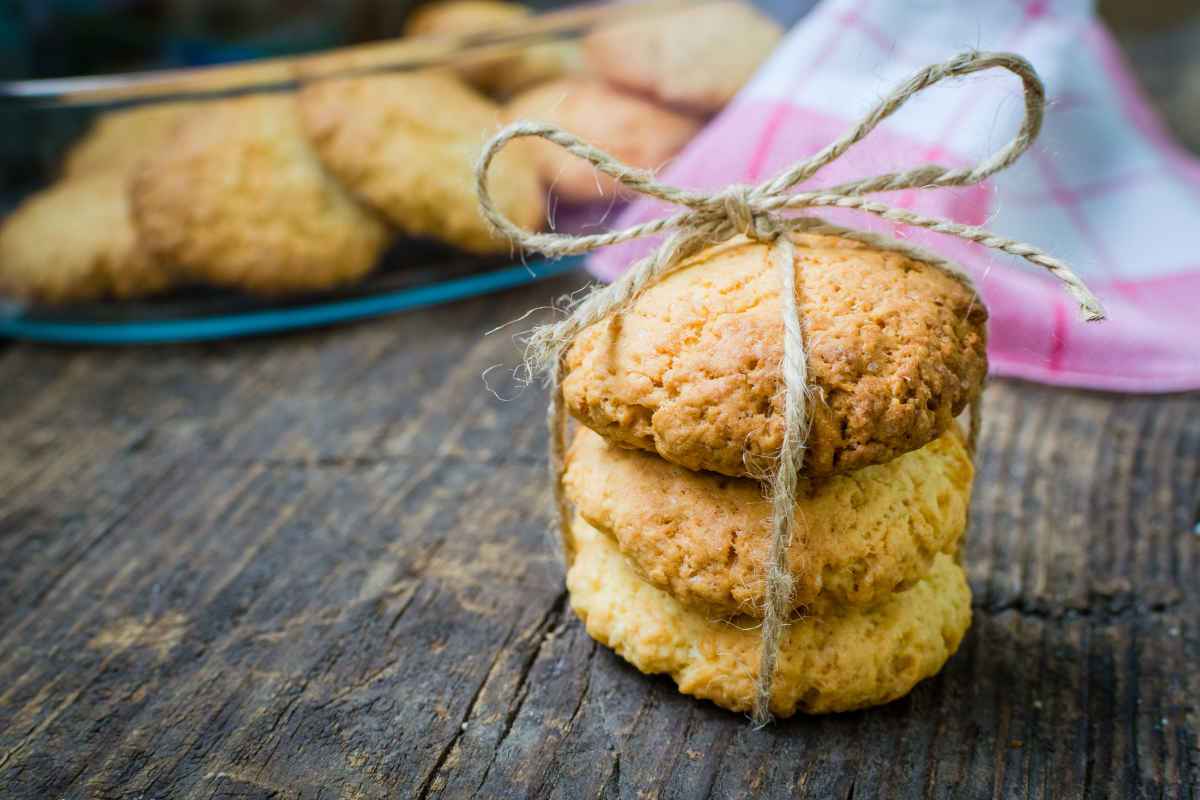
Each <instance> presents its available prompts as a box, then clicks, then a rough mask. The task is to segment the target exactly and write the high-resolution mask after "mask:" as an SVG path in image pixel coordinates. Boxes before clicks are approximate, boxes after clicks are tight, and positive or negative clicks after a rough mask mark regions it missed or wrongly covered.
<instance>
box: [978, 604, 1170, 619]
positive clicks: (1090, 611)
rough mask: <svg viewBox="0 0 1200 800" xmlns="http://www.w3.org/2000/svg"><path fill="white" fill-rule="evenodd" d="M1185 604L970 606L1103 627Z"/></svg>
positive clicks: (992, 613) (994, 613)
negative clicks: (1083, 621) (1085, 621)
mask: <svg viewBox="0 0 1200 800" xmlns="http://www.w3.org/2000/svg"><path fill="white" fill-rule="evenodd" d="M1184 604H1185V603H1184V601H1183V600H1182V599H1180V600H1171V601H1158V602H1154V603H1133V602H1126V603H1123V604H1121V605H1118V606H1110V607H1104V606H1087V607H1085V608H1072V607H1070V606H1062V605H1041V604H1034V603H1032V602H1031V601H1029V600H1028V599H1026V598H1014V599H1012V600H1008V601H1004V602H1000V603H979V604H974V605H972V610H973V611H976V612H979V613H982V614H987V615H989V616H999V615H1000V614H1006V613H1009V612H1012V613H1015V614H1017V615H1018V616H1021V617H1028V618H1030V619H1040V620H1046V621H1049V622H1060V621H1063V620H1073V619H1094V620H1097V621H1098V622H1100V623H1101V624H1104V623H1114V622H1126V621H1129V620H1133V619H1138V618H1142V617H1155V616H1158V615H1161V614H1168V613H1171V612H1173V611H1175V610H1177V609H1179V608H1181V607H1182V606H1183V605H1184Z"/></svg>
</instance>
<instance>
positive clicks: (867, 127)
mask: <svg viewBox="0 0 1200 800" xmlns="http://www.w3.org/2000/svg"><path fill="white" fill-rule="evenodd" d="M995 68H1000V69H1005V70H1008V71H1009V72H1011V73H1013V74H1014V75H1016V76H1017V77H1019V78H1020V79H1021V82H1022V84H1023V86H1024V96H1025V114H1024V118H1023V119H1022V122H1021V127H1020V130H1019V131H1018V132H1017V135H1016V136H1015V137H1013V139H1012V140H1011V141H1009V142H1008V144H1006V145H1005V146H1004V147H1002V148H1001V149H1000V150H998V151H996V152H995V153H993V154H992V155H990V156H988V157H987V158H985V159H983V160H982V161H980V162H979V163H978V164H976V165H974V166H972V167H970V168H962V169H951V168H949V167H945V166H942V165H939V164H925V165H921V166H918V167H915V168H913V169H909V170H904V171H902V172H893V173H886V174H882V175H878V176H875V177H869V178H863V179H861V180H857V181H850V182H847V183H842V184H839V185H837V186H833V187H830V188H826V189H819V190H815V191H808V192H799V191H792V189H793V188H794V187H796V186H797V185H798V184H800V183H802V182H804V181H806V180H808V179H809V178H811V177H813V176H814V175H815V174H816V173H817V171H818V170H820V169H821V168H822V167H824V166H825V165H827V164H829V163H831V162H833V161H836V160H837V159H838V158H840V157H841V156H842V155H843V154H844V153H845V152H846V151H847V150H848V149H849V148H850V147H852V146H853V145H855V144H856V143H858V142H860V141H862V140H863V139H864V138H866V136H867V135H868V134H870V133H871V131H872V130H874V129H875V127H876V126H877V125H878V124H879V123H880V122H881V121H883V120H884V119H886V118H887V117H889V116H891V115H892V114H893V113H895V112H896V111H897V110H898V109H899V108H900V107H901V106H903V105H904V104H905V103H906V102H907V101H908V100H909V99H910V98H911V97H912V96H913V95H915V94H918V93H919V92H921V91H923V90H924V89H926V88H928V87H930V86H932V85H934V84H935V83H938V82H940V81H942V80H945V79H947V78H954V77H961V76H965V75H969V74H971V73H974V72H980V71H982V70H988V69H995ZM1045 104H1046V96H1045V88H1044V87H1043V85H1042V81H1041V79H1040V78H1039V77H1038V75H1037V72H1036V71H1035V70H1034V69H1033V66H1032V65H1031V64H1030V63H1029V62H1028V61H1026V60H1025V59H1024V58H1021V57H1020V56H1018V55H1015V54H1012V53H981V52H967V53H962V54H960V55H957V56H955V57H954V58H952V59H950V60H949V61H946V62H944V63H942V64H934V65H931V66H928V67H925V68H924V69H922V70H921V71H919V72H918V73H917V74H916V75H914V76H913V77H912V78H910V79H909V80H907V81H905V82H904V83H902V84H900V85H899V86H898V87H896V89H895V90H893V91H892V92H891V93H890V94H889V95H888V96H887V97H886V98H884V100H883V101H882V102H880V103H879V104H878V105H877V106H875V108H874V109H872V110H871V111H870V113H868V114H867V115H866V116H865V117H864V118H863V119H862V120H861V121H860V122H859V123H858V124H857V125H855V126H854V127H853V128H852V129H851V130H850V131H848V132H847V133H846V134H844V135H843V136H842V137H841V138H840V139H838V140H837V141H835V142H833V143H831V144H830V145H828V146H826V147H825V148H824V149H822V150H821V151H820V152H818V153H816V154H815V155H813V156H812V157H810V158H808V159H805V160H803V161H800V162H797V163H796V164H793V165H792V166H791V167H789V168H788V169H787V170H785V171H784V172H782V173H781V174H780V175H778V176H776V177H775V178H772V179H771V180H768V181H766V182H765V183H763V184H760V185H758V186H745V185H734V186H730V187H728V188H726V189H724V190H723V191H720V192H717V193H707V194H706V193H702V192H694V191H689V190H687V189H681V188H678V187H674V186H669V185H667V184H664V183H660V182H659V181H658V180H656V179H655V177H654V175H653V174H652V173H650V172H648V171H646V170H641V169H635V168H632V167H629V166H627V165H625V164H622V163H621V162H620V161H618V160H617V159H615V158H613V157H612V156H610V155H609V154H607V153H605V152H604V151H602V150H599V149H597V148H595V147H592V146H591V145H589V144H587V143H586V142H583V141H581V140H580V139H579V138H577V137H575V136H573V135H571V134H570V133H567V132H566V131H563V130H561V129H560V128H556V127H554V126H553V125H547V124H541V123H532V122H518V123H516V124H514V125H511V126H509V127H507V128H505V129H504V130H502V131H500V132H499V133H498V134H497V135H496V136H495V137H494V138H493V139H492V140H491V141H490V142H488V144H487V146H486V147H485V149H484V151H483V153H482V156H481V158H480V160H479V163H478V165H477V167H476V171H475V175H476V191H477V192H478V195H479V203H480V206H481V209H482V212H483V214H484V216H485V217H486V218H487V219H488V221H489V222H490V223H491V224H492V225H493V226H494V227H495V228H496V230H497V231H499V232H500V233H503V234H505V235H506V236H508V237H509V238H510V239H511V240H512V241H513V242H514V243H516V244H517V245H519V246H520V247H521V248H523V249H525V250H533V251H539V252H541V253H543V254H545V255H547V256H550V257H558V256H564V255H572V254H579V253H586V252H590V251H592V250H596V249H598V248H601V247H606V246H608V245H613V244H619V243H622V242H628V241H631V240H633V239H639V238H642V237H644V236H651V235H654V234H659V233H667V234H668V235H667V237H666V238H665V240H664V241H663V242H662V244H661V245H660V246H659V247H658V248H657V249H656V250H655V251H654V252H653V253H651V254H650V255H648V256H646V257H645V258H643V259H641V260H639V261H638V262H637V263H635V264H634V265H633V266H632V267H631V268H630V269H629V270H628V271H627V272H626V273H625V274H624V275H623V276H622V277H621V278H619V279H618V280H616V281H615V282H613V283H612V284H610V285H608V286H605V287H598V288H596V289H594V290H593V291H592V292H590V293H589V294H588V295H587V296H586V297H584V298H583V299H582V300H580V301H579V302H578V303H577V304H576V305H574V307H573V308H572V309H571V313H570V315H569V316H568V317H566V318H565V319H563V320H560V321H558V322H555V323H551V324H548V325H543V326H539V327H537V328H535V329H534V330H532V331H531V332H530V334H529V339H528V345H527V347H528V350H527V354H526V359H527V361H526V365H527V367H528V369H529V370H530V373H531V374H535V373H540V372H544V373H546V374H547V375H548V380H549V384H550V388H551V393H550V397H551V400H550V407H549V412H548V413H549V422H550V429H551V436H550V469H551V472H552V475H553V485H554V497H555V508H554V514H555V516H556V517H557V520H558V524H559V526H560V528H561V530H562V534H563V543H564V549H565V551H566V554H567V557H568V559H569V558H570V557H571V538H570V533H569V530H568V529H567V525H568V524H569V523H568V520H569V516H568V511H569V508H568V504H567V501H566V498H565V495H564V493H563V488H562V480H561V478H562V470H563V457H564V451H565V440H566V432H565V426H566V419H565V415H564V413H563V400H562V389H561V385H562V381H561V378H562V371H563V356H564V354H565V353H566V349H567V347H568V346H569V345H570V344H571V342H572V341H573V340H574V338H575V336H576V335H577V334H578V333H579V332H580V331H582V330H583V329H584V328H586V327H588V326H589V325H592V324H593V323H596V322H598V321H600V320H602V319H604V318H606V317H608V316H609V315H610V314H613V313H617V312H619V311H621V310H622V309H624V308H625V307H627V306H628V305H629V304H630V303H631V302H632V301H633V300H634V299H635V298H637V296H638V295H639V294H641V293H642V292H643V291H644V290H645V289H646V288H648V287H649V286H651V285H653V284H654V283H656V282H657V281H659V280H660V279H662V278H663V277H664V276H665V275H667V274H668V273H670V272H671V271H672V270H674V269H675V268H677V267H678V266H679V264H680V262H682V261H683V260H684V259H686V258H687V257H688V256H690V255H693V254H694V253H696V252H698V251H699V250H701V249H702V248H704V247H706V246H708V245H711V244H716V243H719V242H723V241H726V240H728V239H731V238H733V237H735V236H737V235H744V236H746V237H748V238H750V239H753V240H756V241H760V242H763V243H767V244H769V245H770V256H771V263H772V265H773V267H774V268H775V269H776V270H777V272H778V274H779V281H780V298H781V301H782V311H783V325H784V340H783V341H784V348H783V352H784V355H783V363H782V365H781V371H782V374H783V379H784V435H783V443H782V447H781V451H780V459H779V466H778V470H777V471H776V473H775V474H774V475H772V476H771V477H770V479H769V485H770V497H771V503H772V530H771V538H770V548H769V553H768V559H767V564H768V566H767V575H766V591H765V598H764V607H763V626H762V634H761V639H762V643H761V649H760V659H759V671H758V677H757V681H756V687H755V688H756V692H755V700H754V720H755V722H756V723H758V724H765V723H766V722H768V721H769V720H770V700H771V686H772V681H773V678H774V671H775V662H776V659H777V656H778V653H779V644H780V640H781V638H782V635H783V631H784V628H785V626H786V623H787V621H788V620H789V618H790V617H791V613H792V602H791V598H792V576H791V572H790V571H789V569H788V567H787V553H788V550H789V548H790V546H791V540H792V533H793V528H794V515H795V508H796V486H797V482H798V478H799V474H800V471H801V467H802V464H803V461H804V450H805V441H806V439H807V435H808V421H809V415H808V412H807V405H808V397H807V392H808V376H807V368H806V357H805V352H804V335H803V329H802V324H801V319H800V314H799V309H798V308H797V303H796V276H795V252H794V248H795V243H794V241H793V237H792V235H791V234H793V233H815V234H832V235H837V236H841V237H843V238H846V239H851V240H854V241H859V242H863V243H865V244H868V245H870V246H872V247H875V248H879V249H885V250H892V251H898V252H901V253H904V254H906V255H909V256H910V257H913V258H916V259H918V260H920V261H924V262H927V263H929V264H931V265H933V266H934V267H936V268H938V269H940V270H942V271H944V272H945V273H946V274H948V275H950V276H951V277H953V278H954V279H955V280H958V281H960V282H961V283H962V284H963V285H965V286H966V287H967V288H968V289H970V290H971V291H974V286H973V285H972V283H971V280H970V278H969V277H968V276H967V275H966V274H964V273H963V272H962V271H961V270H960V269H959V268H958V267H956V266H955V265H953V264H951V263H950V262H948V261H945V260H944V259H942V258H940V257H939V256H937V255H935V254H932V253H929V252H927V251H925V250H923V249H920V248H917V247H914V246H912V245H909V244H907V243H904V242H900V241H897V240H895V239H891V238H889V237H886V236H881V235H879V234H875V233H870V232H867V231H861V230H856V229H853V228H846V227H843V226H840V225H834V224H832V223H830V222H827V221H825V220H823V219H821V218H819V217H814V216H793V215H787V214H785V213H784V212H790V211H796V210H800V209H813V208H849V209H854V210H856V211H861V212H864V213H867V214H873V215H875V216H877V217H881V218H883V219H886V220H890V221H894V222H900V223H904V224H907V225H914V226H917V227H921V228H926V229H928V230H931V231H936V232H938V233H943V234H948V235H951V236H956V237H958V238H960V239H965V240H967V241H971V242H976V243H978V244H981V245H983V246H984V247H988V248H991V249H994V250H1000V251H1003V252H1005V253H1009V254H1012V255H1015V256H1020V257H1021V258H1024V259H1025V260H1027V261H1030V262H1031V263H1033V264H1037V265H1038V266H1040V267H1042V268H1044V269H1045V270H1047V271H1048V272H1049V273H1050V274H1051V275H1053V276H1054V277H1055V278H1057V279H1058V280H1059V281H1060V282H1061V283H1062V285H1063V288H1064V289H1065V290H1066V291H1067V293H1068V294H1070V295H1071V296H1072V297H1073V298H1075V300H1076V301H1077V302H1078V303H1079V307H1080V310H1081V313H1082V316H1083V318H1084V319H1085V320H1089V321H1094V320H1101V319H1103V318H1104V311H1103V309H1102V308H1101V306H1100V303H1099V301H1098V300H1097V299H1096V298H1095V296H1094V295H1093V294H1092V293H1091V291H1090V290H1089V289H1088V288H1087V286H1086V285H1085V284H1084V283H1083V281H1082V280H1080V279H1079V277H1078V276H1077V275H1076V274H1075V273H1074V272H1073V271H1072V270H1071V268H1070V267H1069V266H1068V265H1067V264H1066V263H1064V262H1062V261H1060V260H1058V259H1056V258H1054V257H1053V256H1050V255H1048V254H1046V253H1044V252H1043V251H1042V250H1040V249H1038V248H1036V247H1034V246H1033V245H1030V244H1027V243H1024V242H1020V241H1016V240H1013V239H1009V238H1006V237H1003V236H998V235H996V234H994V233H992V232H990V231H988V230H986V229H984V228H981V227H977V226H973V225H962V224H959V223H956V222H951V221H950V220H945V219H939V218H937V217H928V216H924V215H922V214H918V213H915V212H913V211H909V210H907V209H900V208H893V207H891V206H888V205H886V204H884V203H880V202H878V201H875V200H871V199H869V198H867V197H865V195H867V194H870V193H873V192H891V191H896V190H900V189H940V188H945V187H950V186H970V185H974V184H977V183H980V182H981V181H984V180H986V179H987V178H988V177H990V176H992V175H994V174H995V173H997V172H999V171H1001V170H1003V169H1005V168H1006V167H1008V166H1009V165H1011V164H1012V163H1013V162H1014V161H1016V160H1017V158H1019V157H1020V156H1021V154H1022V153H1024V152H1025V151H1026V150H1028V149H1029V147H1030V145H1032V144H1033V141H1034V139H1035V138H1036V137H1037V135H1038V132H1039V131H1040V130H1041V125H1042V118H1043V113H1044V111H1045ZM524 137H538V138H542V139H547V140H549V141H551V142H554V143H555V144H557V145H559V146H560V147H562V148H564V149H566V150H568V151H569V152H571V153H573V154H574V155H576V156H578V157H580V158H583V159H585V160H587V161H589V162H591V163H592V164H593V165H594V166H595V167H596V169H598V170H600V171H601V172H603V173H605V174H606V175H610V176H611V177H613V178H615V179H616V180H618V181H619V182H620V183H622V184H623V185H624V186H626V187H628V188H629V189H631V190H633V191H634V192H637V193H639V194H643V195H646V196H649V197H655V198H658V199H660V200H664V201H666V202H669V203H672V204H674V205H677V206H682V207H684V210H682V211H679V212H677V213H674V214H671V215H669V216H666V217H662V218H660V219H656V220H651V221H649V222H644V223H641V224H639V225H633V226H631V227H629V228H624V229H621V230H614V231H609V232H606V233H599V234H593V235H588V236H572V235H567V234H557V233H536V232H533V231H528V230H525V229H523V228H520V227H518V226H516V225H514V224H513V222H512V221H511V220H509V219H508V218H507V217H506V216H504V215H503V214H502V213H501V212H500V211H499V210H498V209H497V208H496V206H495V204H494V203H493V201H492V198H491V195H490V193H489V191H488V188H487V173H488V168H489V166H490V165H491V163H492V160H493V159H494V158H495V157H496V154H497V153H498V152H499V151H500V150H501V149H503V148H504V146H505V145H507V144H508V143H509V142H510V141H512V140H514V139H519V138H524ZM978 423H979V410H978V406H977V405H975V404H972V406H971V432H970V437H969V442H970V444H971V446H972V449H973V447H974V442H975V439H976V437H977V434H978Z"/></svg>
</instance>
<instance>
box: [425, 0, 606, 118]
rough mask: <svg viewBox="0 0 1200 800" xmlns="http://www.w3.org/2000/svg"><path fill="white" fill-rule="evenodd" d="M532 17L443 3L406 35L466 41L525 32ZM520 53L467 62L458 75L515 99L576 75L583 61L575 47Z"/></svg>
mask: <svg viewBox="0 0 1200 800" xmlns="http://www.w3.org/2000/svg"><path fill="white" fill-rule="evenodd" d="M531 16H532V11H531V9H529V8H528V7H527V6H524V5H521V4H520V3H509V2H502V1H501V0H443V1H442V2H434V3H427V4H425V5H423V6H420V7H419V8H417V10H416V11H414V12H413V13H412V15H411V16H409V18H408V20H407V22H406V23H405V26H404V32H405V33H406V34H407V35H409V36H462V35H465V34H472V33H495V32H497V31H502V30H504V29H517V30H519V29H520V28H521V25H522V23H524V22H525V21H526V20H528V19H529V18H530V17H531ZM517 48H518V49H517V52H514V53H505V54H489V53H490V51H491V50H492V49H493V48H489V52H487V53H484V54H479V55H471V56H467V57H465V59H464V60H465V63H464V64H463V66H462V67H461V68H459V69H458V70H457V71H458V73H459V74H460V75H461V76H462V78H463V79H464V80H466V81H467V82H468V83H470V84H471V85H472V86H475V87H477V88H479V89H481V90H483V91H485V92H489V93H494V94H498V95H501V96H508V95H511V94H512V93H513V92H516V91H518V90H520V89H522V88H524V87H526V86H532V85H533V84H535V83H541V82H542V81H548V80H552V79H554V78H557V77H560V76H562V75H564V74H567V73H571V72H577V71H579V69H580V68H581V67H582V63H583V55H582V53H581V52H580V48H579V45H578V44H577V43H575V42H550V43H547V44H540V45H533V46H526V45H520V46H517Z"/></svg>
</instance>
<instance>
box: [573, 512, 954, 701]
mask: <svg viewBox="0 0 1200 800" xmlns="http://www.w3.org/2000/svg"><path fill="white" fill-rule="evenodd" d="M572 528H573V533H574V539H575V548H576V556H575V561H574V563H573V564H572V566H571V568H570V570H569V571H568V572H567V588H568V590H569V591H570V595H571V605H572V607H573V608H574V609H575V613H576V614H578V615H579V618H580V619H582V620H583V622H584V624H585V626H586V627H587V632H588V634H589V635H590V636H591V637H592V638H594V639H596V640H597V641H599V642H600V643H601V644H604V645H607V646H608V647H611V648H612V649H613V650H615V651H616V652H617V654H618V655H620V656H621V657H622V658H624V659H625V660H626V661H628V662H629V663H630V664H632V665H633V666H635V667H637V668H638V669H639V670H641V671H642V672H645V673H648V674H654V673H666V674H668V675H670V676H671V678H673V679H674V681H675V683H676V684H677V685H678V686H679V691H681V692H683V693H684V694H689V695H692V696H694V697H699V698H701V699H705V700H711V701H713V702H714V703H716V704H717V705H719V706H723V707H724V708H727V709H730V710H731V711H743V712H744V711H749V710H750V708H751V706H752V705H753V702H754V682H755V677H756V673H757V664H758V652H759V629H758V627H756V626H755V625H754V621H753V620H748V619H741V618H738V619H734V620H731V621H724V620H719V619H714V618H712V617H709V616H706V615H705V614H704V613H702V612H700V611H697V610H694V609H690V608H688V607H686V606H684V605H683V604H681V603H680V602H679V601H678V600H676V599H675V598H673V597H671V596H670V595H669V594H667V593H666V592H663V591H660V590H659V589H655V588H654V587H653V586H651V585H650V584H648V583H646V582H645V581H643V580H641V579H640V578H639V577H638V576H637V573H636V572H634V571H633V569H632V568H631V567H630V566H629V565H628V563H626V561H625V559H624V558H622V556H621V553H620V551H619V550H617V547H616V545H615V544H614V543H613V542H612V540H610V539H609V538H608V537H606V536H604V535H603V534H601V533H599V532H598V531H596V530H595V529H593V528H591V527H590V526H589V525H588V524H587V523H585V522H583V521H582V520H580V519H576V521H575V522H574V524H573V526H572ZM970 624H971V590H970V588H969V587H968V586H967V579H966V575H965V574H964V572H963V570H962V568H961V567H959V566H958V565H957V564H955V563H954V560H953V559H952V558H951V557H950V556H947V555H939V556H938V557H937V559H936V560H935V561H934V563H933V567H932V569H930V571H929V573H928V574H927V575H926V576H925V577H924V578H922V579H921V580H920V581H918V582H917V584H916V585H915V586H913V587H912V588H911V589H909V590H908V591H906V592H900V593H899V594H895V595H892V596H891V597H889V598H888V599H886V600H885V601H883V602H882V603H880V604H878V605H875V606H870V607H867V608H847V609H843V610H840V611H835V612H831V613H829V614H827V615H825V616H810V617H804V618H802V619H799V620H796V621H793V622H792V624H791V625H789V626H788V627H787V629H786V632H785V633H784V636H783V641H782V643H781V646H780V651H779V661H778V664H777V668H776V673H775V682H774V686H773V691H772V695H771V711H772V713H774V714H775V715H776V716H779V717H788V716H791V715H792V714H794V713H796V712H797V711H802V712H804V713H808V714H824V713H829V712H833V711H851V710H853V709H858V708H865V707H867V706H874V705H880V704H882V703H887V702H890V701H892V700H895V699H897V698H899V697H903V696H904V695H905V694H907V693H908V692H909V691H910V690H911V689H912V688H913V687H914V686H916V685H917V683H919V682H920V681H922V680H924V679H925V678H928V677H930V676H932V675H934V674H936V673H937V671H938V670H940V669H941V668H942V665H944V664H945V663H946V661H947V660H948V659H949V658H950V656H952V655H953V654H954V652H955V650H957V649H958V645H959V642H961V641H962V637H963V634H964V633H965V632H966V630H967V628H968V627H969V626H970Z"/></svg>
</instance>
